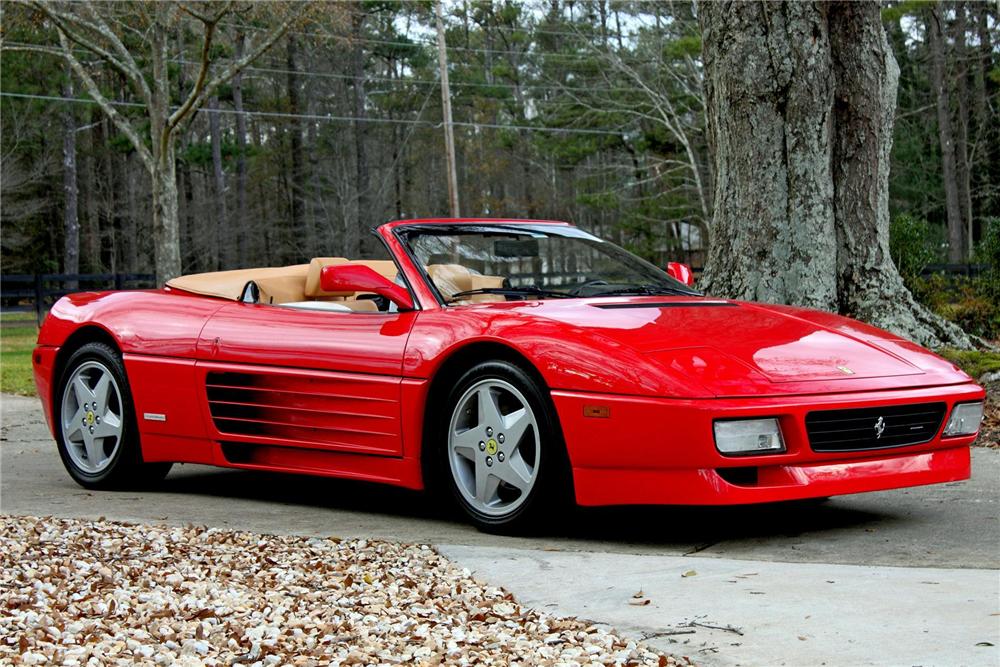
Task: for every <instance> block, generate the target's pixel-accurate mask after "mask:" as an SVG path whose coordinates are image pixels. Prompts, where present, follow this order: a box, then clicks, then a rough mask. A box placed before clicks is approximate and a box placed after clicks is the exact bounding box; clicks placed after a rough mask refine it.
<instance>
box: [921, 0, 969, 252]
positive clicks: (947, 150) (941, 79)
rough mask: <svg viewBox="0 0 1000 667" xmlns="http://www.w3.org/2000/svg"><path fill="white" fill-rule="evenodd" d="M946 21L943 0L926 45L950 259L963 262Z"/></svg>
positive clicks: (936, 5)
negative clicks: (947, 62)
mask: <svg viewBox="0 0 1000 667" xmlns="http://www.w3.org/2000/svg"><path fill="white" fill-rule="evenodd" d="M943 20H944V18H943V16H942V11H941V0H937V2H935V3H934V5H933V6H932V7H931V9H930V11H929V13H928V18H927V45H928V47H929V48H930V51H931V86H932V88H933V90H934V95H935V97H936V99H937V123H938V141H939V142H940V144H941V177H942V180H943V181H944V197H945V210H946V212H947V216H948V261H949V262H956V263H957V262H961V261H962V257H963V255H964V252H963V238H964V236H965V234H964V231H965V225H964V222H963V220H962V209H961V207H960V205H959V197H958V174H957V169H956V166H955V134H954V131H953V130H952V127H951V96H950V94H949V91H948V84H947V82H946V81H945V46H946V45H945V43H944V30H943V26H942V25H941V23H942V21H943Z"/></svg>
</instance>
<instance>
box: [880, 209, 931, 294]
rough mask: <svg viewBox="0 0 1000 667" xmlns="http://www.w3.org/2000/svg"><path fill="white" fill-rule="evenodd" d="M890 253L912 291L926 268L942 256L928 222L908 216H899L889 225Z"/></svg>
mask: <svg viewBox="0 0 1000 667" xmlns="http://www.w3.org/2000/svg"><path fill="white" fill-rule="evenodd" d="M889 253H890V254H891V255H892V261H893V262H894V263H895V264H896V268H897V269H899V273H900V275H902V276H903V280H904V281H905V282H906V284H907V285H908V286H909V287H910V288H911V289H913V284H914V282H915V281H916V280H917V279H918V278H920V272H921V271H923V270H924V267H926V266H927V265H928V264H933V263H934V262H935V261H937V260H938V259H939V256H940V252H939V250H938V249H937V248H936V247H935V234H934V232H933V230H932V229H931V226H930V225H929V224H928V223H927V221H926V220H918V219H916V218H914V217H912V216H909V215H906V214H903V215H897V216H896V217H895V218H894V219H893V221H892V223H891V224H890V225H889Z"/></svg>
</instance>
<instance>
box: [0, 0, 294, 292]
mask: <svg viewBox="0 0 1000 667" xmlns="http://www.w3.org/2000/svg"><path fill="white" fill-rule="evenodd" d="M29 4H30V5H31V6H32V7H34V8H35V9H37V10H38V11H39V12H41V13H42V14H43V15H44V16H45V18H46V19H47V20H48V21H50V22H51V24H52V26H53V27H54V28H55V30H56V32H57V33H58V39H59V48H58V49H56V48H53V47H47V46H34V47H24V46H19V47H4V48H17V49H20V50H24V49H31V50H35V51H43V52H47V53H56V54H59V55H61V56H62V57H63V58H65V59H66V61H67V62H68V63H69V64H70V67H72V69H73V72H74V73H75V74H76V76H77V77H78V78H79V79H80V81H81V83H82V84H83V87H84V90H86V92H87V94H88V95H90V97H92V98H93V99H94V100H95V101H96V102H97V103H98V104H99V105H100V107H101V109H102V110H103V111H104V113H105V114H107V116H108V117H109V118H110V119H111V121H112V122H113V123H114V124H115V127H116V128H117V129H118V131H119V132H121V133H122V134H123V135H125V136H126V137H127V138H128V140H129V142H130V143H131V144H132V147H133V148H134V149H135V152H136V154H137V155H138V156H139V159H140V160H141V162H142V164H143V166H144V167H145V168H146V171H147V172H148V173H149V176H150V178H151V179H152V201H153V241H154V251H155V252H154V255H155V265H156V267H155V268H156V277H157V279H158V280H160V281H164V280H168V279H170V278H172V277H174V276H177V275H179V274H180V273H181V251H180V225H179V220H178V208H177V207H178V202H177V197H178V191H177V173H176V140H177V136H178V134H179V132H180V130H181V128H182V126H183V124H184V123H185V122H186V121H188V120H189V119H190V118H191V117H192V116H193V115H194V114H195V113H196V112H197V111H198V110H199V109H201V107H202V106H204V104H205V103H206V102H207V101H208V99H209V98H210V97H211V96H212V95H213V94H214V93H215V91H216V90H217V89H218V88H219V86H221V85H223V84H225V83H228V82H229V81H230V80H232V78H233V77H234V76H236V74H237V73H239V72H240V71H241V70H243V69H244V68H245V67H246V66H247V65H249V64H250V63H251V62H253V61H254V60H255V59H256V58H257V57H259V56H260V55H261V54H262V53H264V52H265V51H267V50H268V49H269V48H271V46H272V45H273V44H274V43H275V42H276V41H277V40H278V39H279V38H280V37H281V36H282V35H284V34H285V32H286V31H287V30H288V28H289V26H290V25H291V24H292V23H293V22H294V21H295V20H296V19H297V18H298V17H299V15H300V14H301V13H302V11H303V10H304V8H305V3H302V4H289V5H287V6H283V9H284V14H285V15H284V16H283V17H282V18H281V20H279V21H277V22H276V25H275V27H273V28H271V29H269V30H267V31H266V32H264V33H263V34H262V35H261V36H260V38H259V39H258V40H257V41H256V42H255V43H254V44H253V45H252V46H250V47H248V48H247V49H246V53H245V54H244V55H243V56H242V57H241V58H238V59H237V60H233V61H230V62H228V63H227V64H224V65H221V66H219V67H216V65H217V64H218V63H217V62H216V60H217V55H216V53H215V51H214V49H213V46H214V44H215V38H216V34H217V31H218V28H219V24H220V22H221V21H222V20H223V18H225V17H226V16H229V15H230V14H233V13H234V11H235V9H236V3H234V2H215V3H192V4H186V3H182V2H166V1H164V2H149V3H128V4H118V3H107V4H105V3H92V2H79V3H77V2H56V1H53V0H29ZM186 17H190V19H193V20H194V21H195V22H196V23H197V24H200V26H201V28H202V39H201V44H200V58H199V62H198V66H197V67H198V73H197V75H196V77H195V81H194V84H193V85H192V87H191V88H190V90H189V91H188V92H187V95H186V97H184V99H183V101H182V102H181V104H180V105H179V106H177V107H176V108H175V107H173V106H172V105H171V83H170V76H171V75H170V68H169V64H170V61H171V55H170V49H169V45H168V38H169V36H170V35H172V34H173V30H172V28H173V26H174V25H176V24H177V23H178V22H179V21H181V20H182V19H184V18H186ZM126 43H128V44H129V45H130V46H126ZM136 43H139V44H141V47H142V48H141V50H142V53H141V55H140V54H139V53H133V51H138V49H137V48H136V47H135V46H131V45H133V44H136ZM78 49H83V50H84V51H86V52H87V53H88V54H89V55H91V56H96V57H97V58H98V59H99V60H100V61H101V62H103V63H104V64H106V65H107V66H109V67H110V68H111V69H113V70H114V71H115V72H117V73H118V74H119V75H121V77H122V78H123V79H124V80H125V81H127V82H128V84H129V87H130V89H131V91H132V93H133V94H134V95H135V96H136V97H137V98H138V99H139V100H140V101H141V102H142V104H143V105H144V107H145V112H146V117H145V119H143V120H142V121H140V120H138V119H132V118H129V117H126V116H125V115H123V114H122V113H120V112H119V111H118V109H117V108H116V107H115V105H114V104H113V103H112V101H111V100H108V99H107V97H105V95H104V93H103V92H102V91H101V87H100V86H99V85H98V83H97V81H96V80H95V77H94V74H93V69H92V68H91V67H89V65H88V64H86V63H85V61H84V60H83V59H81V57H80V55H79V51H78ZM145 123H148V124H149V129H148V135H146V137H145V138H144V137H143V134H144V133H145V132H146V130H145V128H144V124H145ZM147 138H148V140H149V143H147V140H146V139H147Z"/></svg>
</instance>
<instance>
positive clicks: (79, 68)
mask: <svg viewBox="0 0 1000 667" xmlns="http://www.w3.org/2000/svg"><path fill="white" fill-rule="evenodd" d="M59 43H60V44H61V45H62V55H63V57H64V58H65V59H66V61H67V62H68V63H69V65H70V67H72V68H73V71H74V72H75V73H76V75H77V76H78V77H80V81H81V82H82V83H83V87H84V88H86V89H87V93H88V94H89V95H90V96H91V97H93V98H94V101H95V102H97V104H98V106H100V107H101V110H102V111H103V112H104V113H105V115H107V117H108V118H110V119H111V122H113V123H114V124H115V127H117V128H118V129H119V130H120V131H121V132H122V134H124V135H125V136H126V137H128V140H129V141H131V142H132V146H133V147H134V148H135V150H136V152H137V153H138V154H139V157H140V158H141V159H142V163H143V165H145V167H146V169H148V170H149V172H150V173H152V172H153V167H154V163H153V155H152V153H151V152H150V150H149V148H148V147H147V146H146V144H145V143H143V141H142V138H141V137H140V136H139V133H138V132H136V130H135V128H134V127H132V124H131V123H129V122H128V121H127V120H126V119H125V118H124V117H123V116H122V115H121V114H119V113H118V111H117V110H116V109H115V108H114V106H112V104H111V102H109V101H108V99H107V98H106V97H104V95H103V94H102V93H101V89H100V87H98V85H97V83H96V82H95V81H94V79H93V78H92V77H91V76H90V74H88V73H87V70H86V69H84V67H83V65H82V64H81V63H80V61H79V60H77V58H76V56H74V55H73V51H72V50H71V49H70V45H69V38H68V37H67V36H66V34H65V33H64V32H62V31H61V30H60V31H59Z"/></svg>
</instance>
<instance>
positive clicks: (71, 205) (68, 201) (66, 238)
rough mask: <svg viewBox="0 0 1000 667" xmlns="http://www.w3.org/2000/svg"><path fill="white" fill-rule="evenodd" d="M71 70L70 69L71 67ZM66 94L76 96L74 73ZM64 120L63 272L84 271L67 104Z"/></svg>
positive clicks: (71, 122) (73, 286)
mask: <svg viewBox="0 0 1000 667" xmlns="http://www.w3.org/2000/svg"><path fill="white" fill-rule="evenodd" d="M67 69H68V68H67ZM66 74H67V76H66V84H65V85H64V86H63V96H64V97H73V79H72V73H71V72H67V73H66ZM62 121H63V155H62V163H63V273H79V272H80V218H79V214H78V210H79V196H78V190H77V185H76V117H75V116H74V115H73V110H72V109H71V108H70V107H69V105H67V106H66V108H65V110H64V111H63V114H62ZM77 286H78V283H77V281H75V280H69V281H67V282H66V287H67V289H71V290H75V289H76V288H77Z"/></svg>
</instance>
